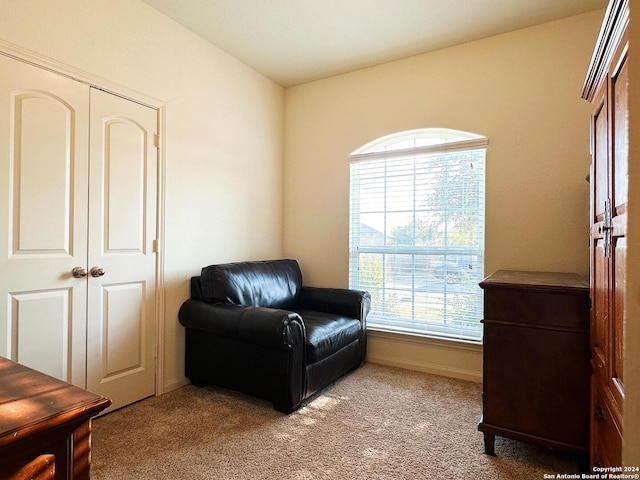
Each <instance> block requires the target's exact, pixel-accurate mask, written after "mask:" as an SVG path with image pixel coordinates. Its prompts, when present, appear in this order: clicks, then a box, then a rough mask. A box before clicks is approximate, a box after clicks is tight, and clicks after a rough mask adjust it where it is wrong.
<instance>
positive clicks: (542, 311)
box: [478, 270, 591, 455]
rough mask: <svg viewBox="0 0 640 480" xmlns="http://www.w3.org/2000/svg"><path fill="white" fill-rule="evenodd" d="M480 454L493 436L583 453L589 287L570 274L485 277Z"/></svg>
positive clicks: (505, 273)
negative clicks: (482, 441)
mask: <svg viewBox="0 0 640 480" xmlns="http://www.w3.org/2000/svg"><path fill="white" fill-rule="evenodd" d="M480 286H481V287H482V288H483V289H484V319H483V320H482V323H483V324H484V346H483V349H484V353H483V392H482V404H483V405H482V407H483V412H482V413H483V416H482V419H481V421H480V424H479V425H478V430H480V431H481V432H483V433H484V442H485V453H487V454H490V455H494V454H495V451H494V440H495V436H496V435H498V436H502V437H507V438H512V439H515V440H522V441H525V442H530V443H535V444H539V445H544V446H548V447H553V448H557V449H561V450H565V451H570V452H578V453H584V454H585V455H586V453H587V452H588V451H589V377H590V374H591V368H590V366H589V358H590V355H589V305H590V302H589V283H588V281H587V280H586V279H584V278H582V277H580V276H579V275H576V274H571V273H548V272H522V271H506V270H501V271H498V272H496V273H494V274H493V275H490V276H489V277H487V278H485V279H484V280H483V281H482V282H481V283H480Z"/></svg>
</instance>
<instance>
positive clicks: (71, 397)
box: [0, 357, 111, 447]
mask: <svg viewBox="0 0 640 480" xmlns="http://www.w3.org/2000/svg"><path fill="white" fill-rule="evenodd" d="M109 405H111V400H109V399H108V398H105V397H101V396H100V395H96V394H94V393H91V392H89V391H87V390H83V389H82V388H78V387H75V386H73V385H71V384H69V383H66V382H62V381H60V380H58V379H55V378H53V377H50V376H48V375H45V374H44V373H41V372H38V371H36V370H33V369H31V368H28V367H25V366H23V365H20V364H18V363H15V362H13V361H11V360H8V359H6V358H3V357H0V447H2V446H5V445H9V444H11V443H13V442H16V441H18V440H20V439H23V438H26V437H29V436H31V435H34V434H37V433H40V432H42V431H44V430H47V429H51V428H55V427H57V426H60V425H63V424H66V423H69V422H74V421H76V420H77V421H82V420H86V419H88V418H90V417H92V416H94V415H96V414H98V413H99V412H100V411H102V410H103V409H105V408H107V407H108V406H109Z"/></svg>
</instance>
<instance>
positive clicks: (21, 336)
mask: <svg viewBox="0 0 640 480" xmlns="http://www.w3.org/2000/svg"><path fill="white" fill-rule="evenodd" d="M0 71H2V75H1V76H0V225H1V227H0V271H1V272H2V275H0V355H2V356H5V357H8V358H10V359H12V360H14V361H18V362H20V363H22V364H24V365H27V366H29V367H32V368H35V369H38V370H41V371H45V372H46V373H49V374H51V375H53V376H55V377H57V378H59V379H61V380H64V381H68V382H71V383H73V384H75V385H78V386H80V387H83V386H84V385H85V366H86V350H85V345H86V309H85V307H86V280H85V279H82V278H74V277H73V276H72V274H71V271H72V270H73V268H74V267H76V266H84V265H86V259H87V215H86V212H87V201H88V196H87V189H88V133H89V132H88V125H89V122H88V105H89V88H88V87H87V86H86V85H83V84H81V83H79V82H75V81H73V80H70V79H67V78H64V77H59V76H57V75H55V74H53V73H51V72H48V71H45V70H41V69H39V68H36V67H34V66H31V65H28V64H25V63H22V62H19V61H16V60H13V59H11V58H8V57H5V56H3V55H0Z"/></svg>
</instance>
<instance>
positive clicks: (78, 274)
mask: <svg viewBox="0 0 640 480" xmlns="http://www.w3.org/2000/svg"><path fill="white" fill-rule="evenodd" d="M71 275H73V276H74V277H75V278H83V277H86V276H87V270H86V269H85V268H82V267H76V268H74V269H73V270H71Z"/></svg>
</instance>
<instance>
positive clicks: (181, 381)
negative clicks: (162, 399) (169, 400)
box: [163, 377, 190, 393]
mask: <svg viewBox="0 0 640 480" xmlns="http://www.w3.org/2000/svg"><path fill="white" fill-rule="evenodd" d="M189 383H190V382H189V379H188V378H187V377H182V378H174V379H173V380H169V381H167V382H164V389H163V393H168V392H170V391H171V390H176V389H178V388H180V387H184V386H185V385H189Z"/></svg>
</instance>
